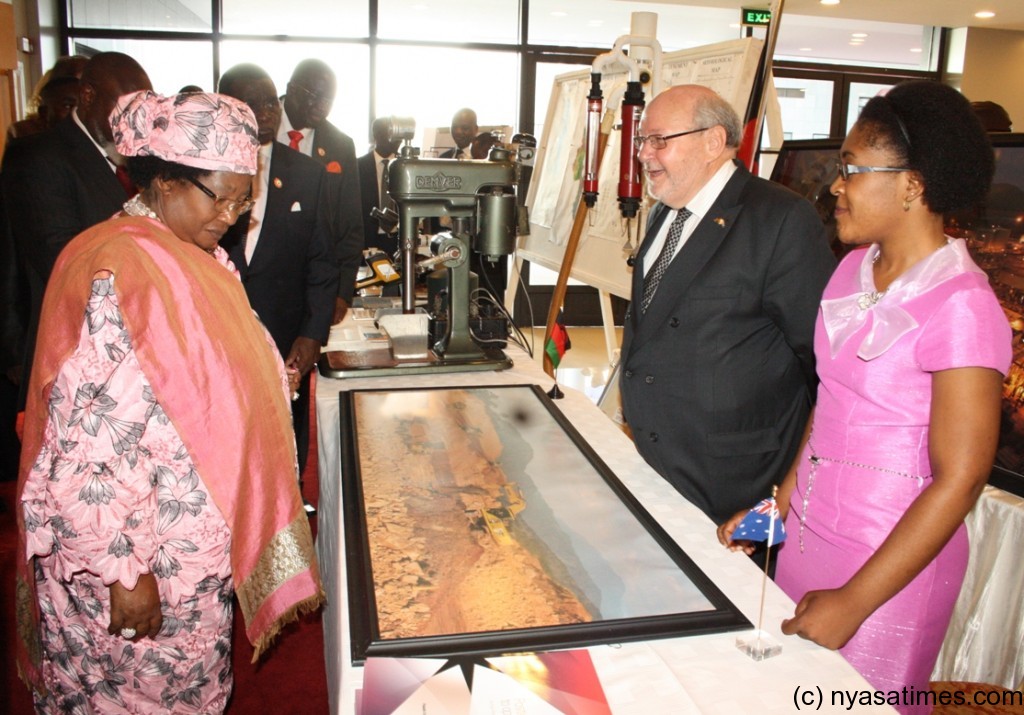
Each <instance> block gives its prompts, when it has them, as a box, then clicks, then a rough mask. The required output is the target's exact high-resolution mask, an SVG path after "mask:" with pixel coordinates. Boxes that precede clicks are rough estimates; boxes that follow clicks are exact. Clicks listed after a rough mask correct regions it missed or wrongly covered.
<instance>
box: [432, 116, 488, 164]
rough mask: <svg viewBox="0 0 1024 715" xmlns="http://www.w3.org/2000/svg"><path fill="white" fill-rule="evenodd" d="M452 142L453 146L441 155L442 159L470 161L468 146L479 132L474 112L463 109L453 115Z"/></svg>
mask: <svg viewBox="0 0 1024 715" xmlns="http://www.w3.org/2000/svg"><path fill="white" fill-rule="evenodd" d="M450 128H451V132H452V140H453V141H454V142H455V146H454V147H453V148H452V149H449V150H448V151H446V152H444V153H443V154H441V158H442V159H471V158H473V157H472V156H471V155H470V146H469V145H470V144H471V143H472V142H473V140H474V139H475V138H476V135H477V134H478V133H479V132H480V128H479V127H478V126H477V125H476V112H474V111H473V110H472V109H468V108H463V109H460V110H459V111H457V112H456V113H455V115H454V116H453V117H452V123H451V127H450Z"/></svg>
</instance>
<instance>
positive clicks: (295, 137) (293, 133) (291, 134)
mask: <svg viewBox="0 0 1024 715" xmlns="http://www.w3.org/2000/svg"><path fill="white" fill-rule="evenodd" d="M288 139H289V140H290V141H289V142H288V146H290V147H291V148H292V149H295V150H296V151H298V150H299V142H301V141H302V132H300V131H299V130H298V129H289V130H288Z"/></svg>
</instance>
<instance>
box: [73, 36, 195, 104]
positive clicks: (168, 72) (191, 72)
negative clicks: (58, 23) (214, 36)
mask: <svg viewBox="0 0 1024 715" xmlns="http://www.w3.org/2000/svg"><path fill="white" fill-rule="evenodd" d="M71 46H72V48H73V50H72V52H73V53H74V54H84V55H91V54H94V53H96V52H123V53H124V54H126V55H131V56H132V57H134V58H135V61H136V62H138V63H139V64H140V65H142V69H144V70H146V74H148V75H149V81H150V82H151V83H152V84H153V89H154V90H155V91H156V92H158V93H160V94H176V93H177V92H178V90H179V89H181V88H182V87H184V86H185V85H187V84H196V85H199V86H200V87H202V88H203V89H204V90H206V91H207V92H209V91H211V90H212V89H213V44H212V43H210V42H200V41H195V42H193V41H185V40H105V39H104V40H100V39H95V38H89V39H75V38H74V37H72V38H71Z"/></svg>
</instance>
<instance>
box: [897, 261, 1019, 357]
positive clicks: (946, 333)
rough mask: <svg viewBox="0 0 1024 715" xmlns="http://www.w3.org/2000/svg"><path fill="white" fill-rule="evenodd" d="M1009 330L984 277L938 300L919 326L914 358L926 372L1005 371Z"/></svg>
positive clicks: (1009, 354) (997, 302)
mask: <svg viewBox="0 0 1024 715" xmlns="http://www.w3.org/2000/svg"><path fill="white" fill-rule="evenodd" d="M1011 339H1012V333H1011V331H1010V325H1009V322H1008V321H1007V319H1006V315H1005V313H1003V309H1002V308H1001V307H1000V306H999V301H998V300H997V299H996V297H995V295H994V294H993V293H992V290H991V289H990V288H989V287H988V284H987V283H986V282H985V279H984V277H978V278H977V279H976V282H975V285H973V286H971V287H966V288H964V289H962V290H957V291H955V292H953V293H951V294H950V295H948V297H946V299H945V300H944V301H943V302H942V304H941V305H940V306H939V307H938V309H937V310H936V311H935V313H934V314H933V315H932V317H931V318H930V319H929V320H928V323H927V324H926V325H925V326H924V327H923V330H922V332H921V339H920V341H919V342H918V345H917V359H918V362H919V364H920V365H921V368H922V369H923V370H925V371H926V372H937V371H939V370H950V369H953V368H958V367H988V368H992V369H993V370H998V371H999V372H1001V373H1002V374H1003V375H1006V373H1007V371H1008V370H1009V369H1010V361H1011V360H1012V359H1013V352H1012V347H1011Z"/></svg>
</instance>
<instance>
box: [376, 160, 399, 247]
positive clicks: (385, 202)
mask: <svg viewBox="0 0 1024 715" xmlns="http://www.w3.org/2000/svg"><path fill="white" fill-rule="evenodd" d="M390 161H391V160H390V159H381V160H380V166H381V172H380V196H379V199H378V202H377V208H379V209H380V210H381V211H384V210H385V209H390V210H391V211H393V212H395V213H396V214H397V213H398V205H397V204H396V203H395V201H394V199H392V198H391V194H390V193H388V163H389V162H390ZM378 223H379V226H380V231H381V232H382V233H392V232H393V231H394V230H395V224H394V223H393V222H391V221H385V220H380V221H379V222H378Z"/></svg>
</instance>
